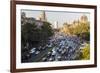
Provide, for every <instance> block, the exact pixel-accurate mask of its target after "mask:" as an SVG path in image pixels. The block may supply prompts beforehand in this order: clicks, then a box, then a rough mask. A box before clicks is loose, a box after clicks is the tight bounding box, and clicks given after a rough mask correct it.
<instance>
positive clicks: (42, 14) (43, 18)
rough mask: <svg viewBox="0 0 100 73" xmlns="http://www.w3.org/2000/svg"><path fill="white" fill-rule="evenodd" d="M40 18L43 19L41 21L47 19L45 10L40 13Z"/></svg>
mask: <svg viewBox="0 0 100 73" xmlns="http://www.w3.org/2000/svg"><path fill="white" fill-rule="evenodd" d="M38 19H39V20H41V21H47V18H46V13H45V11H42V12H41V13H40V15H39V18H38Z"/></svg>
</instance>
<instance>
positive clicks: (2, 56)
mask: <svg viewBox="0 0 100 73" xmlns="http://www.w3.org/2000/svg"><path fill="white" fill-rule="evenodd" d="M34 1H41V2H42V1H43V2H56V3H71V4H89V5H97V6H98V10H97V11H98V15H97V17H98V22H97V23H98V25H97V26H98V67H97V68H85V69H70V70H55V71H41V72H34V73H51V72H52V73H73V72H74V73H99V72H100V57H99V55H100V45H99V43H100V38H99V37H100V33H99V31H100V29H99V27H100V25H99V24H100V21H99V19H100V14H99V13H100V2H99V0H34ZM9 69H10V0H1V1H0V73H9ZM30 73H33V72H30Z"/></svg>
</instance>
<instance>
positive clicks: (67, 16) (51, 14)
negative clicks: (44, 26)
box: [21, 10, 90, 27]
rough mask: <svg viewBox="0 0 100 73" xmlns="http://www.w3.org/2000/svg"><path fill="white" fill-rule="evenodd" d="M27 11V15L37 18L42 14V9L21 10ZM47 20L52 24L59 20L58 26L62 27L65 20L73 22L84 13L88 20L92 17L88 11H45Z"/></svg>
mask: <svg viewBox="0 0 100 73" xmlns="http://www.w3.org/2000/svg"><path fill="white" fill-rule="evenodd" d="M21 12H25V14H26V17H33V18H37V17H39V15H40V14H41V12H42V11H40V10H38V11H37V10H21ZM45 14H46V18H47V21H49V22H50V23H51V24H54V23H55V22H58V26H59V27H61V26H62V25H63V24H64V23H65V22H67V23H72V22H73V21H74V20H78V19H79V18H80V17H81V16H82V15H86V16H87V17H88V20H89V19H90V16H89V15H90V14H89V13H86V12H82V13H81V12H77V13H76V12H67V11H45Z"/></svg>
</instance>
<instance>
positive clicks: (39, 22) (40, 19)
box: [21, 11, 47, 28]
mask: <svg viewBox="0 0 100 73" xmlns="http://www.w3.org/2000/svg"><path fill="white" fill-rule="evenodd" d="M46 20H47V19H46V15H45V11H42V12H41V13H40V15H39V17H38V19H35V18H33V17H26V14H25V13H24V12H22V13H21V25H24V24H26V23H31V24H32V23H35V25H37V28H40V27H41V26H42V25H43V22H44V21H46Z"/></svg>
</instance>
